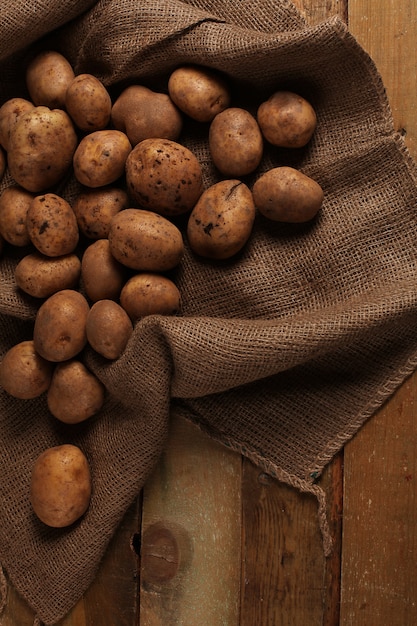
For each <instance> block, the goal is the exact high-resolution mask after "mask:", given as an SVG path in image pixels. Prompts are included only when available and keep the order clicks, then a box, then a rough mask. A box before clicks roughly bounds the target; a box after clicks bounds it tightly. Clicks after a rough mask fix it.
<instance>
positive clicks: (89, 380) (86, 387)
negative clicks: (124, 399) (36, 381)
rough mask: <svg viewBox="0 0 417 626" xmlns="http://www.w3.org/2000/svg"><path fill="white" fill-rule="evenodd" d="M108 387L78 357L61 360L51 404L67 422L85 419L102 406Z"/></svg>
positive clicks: (50, 393) (51, 388) (55, 413)
mask: <svg viewBox="0 0 417 626" xmlns="http://www.w3.org/2000/svg"><path fill="white" fill-rule="evenodd" d="M104 397H105V387H104V385H103V383H102V382H101V381H100V380H99V379H98V378H97V376H95V375H94V374H92V373H91V372H90V371H89V370H88V369H87V368H86V366H85V365H84V364H83V363H81V361H78V360H77V359H70V360H69V361H65V362H64V363H58V364H57V365H56V366H55V370H54V373H53V376H52V380H51V384H50V385H49V389H48V393H47V402H48V408H49V410H50V412H51V413H52V415H53V416H54V417H55V418H56V419H57V420H59V421H60V422H64V424H79V423H80V422H85V420H87V419H89V418H90V417H92V416H93V415H95V414H96V413H98V411H99V410H100V409H101V407H102V406H103V403H104Z"/></svg>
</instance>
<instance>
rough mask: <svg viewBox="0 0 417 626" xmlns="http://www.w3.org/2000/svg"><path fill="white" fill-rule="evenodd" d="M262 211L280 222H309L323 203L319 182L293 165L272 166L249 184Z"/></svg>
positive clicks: (257, 206) (257, 205) (266, 215)
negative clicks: (252, 183) (251, 184)
mask: <svg viewBox="0 0 417 626" xmlns="http://www.w3.org/2000/svg"><path fill="white" fill-rule="evenodd" d="M252 193H253V199H254V202H255V206H256V208H257V209H258V211H259V212H260V213H262V215H264V216H265V217H267V218H268V219H270V220H274V221H279V222H291V223H300V222H308V221H309V220H311V219H313V217H314V216H315V215H316V214H317V213H318V211H319V210H320V208H321V205H322V203H323V198H324V193H323V189H322V188H321V186H320V185H319V184H318V183H317V182H316V181H315V180H313V179H312V178H310V177H309V176H306V175H305V174H303V173H302V172H300V171H299V170H296V169H294V168H292V167H288V166H283V167H275V168H272V169H271V170H268V171H267V172H265V174H262V176H260V177H259V178H258V180H257V181H256V182H255V184H254V185H253V188H252Z"/></svg>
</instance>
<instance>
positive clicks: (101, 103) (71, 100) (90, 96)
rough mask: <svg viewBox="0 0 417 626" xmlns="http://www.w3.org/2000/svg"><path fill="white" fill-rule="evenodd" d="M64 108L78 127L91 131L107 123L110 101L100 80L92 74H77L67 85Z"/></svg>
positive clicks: (108, 120) (100, 128) (110, 106)
mask: <svg viewBox="0 0 417 626" xmlns="http://www.w3.org/2000/svg"><path fill="white" fill-rule="evenodd" d="M65 108H66V110H67V113H68V114H69V115H70V117H71V119H72V121H73V122H74V124H75V125H76V126H78V128H80V129H81V130H83V131H85V132H89V133H91V132H93V131H96V130H102V129H103V128H106V126H107V125H108V124H109V122H110V115H111V109H112V102H111V98H110V94H109V92H108V91H107V89H106V87H105V86H104V85H103V83H102V82H101V80H99V79H98V78H97V77H96V76H93V75H92V74H78V75H77V76H75V78H74V79H73V81H72V82H71V83H70V84H69V86H68V89H67V92H66V95H65Z"/></svg>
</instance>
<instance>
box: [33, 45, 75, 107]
mask: <svg viewBox="0 0 417 626" xmlns="http://www.w3.org/2000/svg"><path fill="white" fill-rule="evenodd" d="M73 79H74V70H73V68H72V66H71V64H70V63H69V61H68V60H67V59H66V58H65V57H64V56H63V55H62V54H60V53H59V52H56V51H55V50H44V51H42V52H40V53H39V54H37V55H36V56H35V57H34V58H33V59H32V61H31V62H30V63H29V65H28V67H27V69H26V86H27V89H28V92H29V95H30V99H31V100H32V102H34V104H36V105H37V106H39V105H43V106H47V107H49V108H51V109H64V108H65V95H66V92H67V88H68V85H69V84H70V83H71V81H72V80H73Z"/></svg>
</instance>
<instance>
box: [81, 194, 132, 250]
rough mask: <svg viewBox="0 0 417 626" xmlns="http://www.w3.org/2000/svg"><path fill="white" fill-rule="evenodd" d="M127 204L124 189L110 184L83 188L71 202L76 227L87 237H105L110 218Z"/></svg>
mask: <svg viewBox="0 0 417 626" xmlns="http://www.w3.org/2000/svg"><path fill="white" fill-rule="evenodd" d="M128 206H129V196H128V195H127V193H126V191H125V190H124V189H121V188H118V187H113V186H111V185H109V186H106V187H101V188H99V189H89V188H83V189H82V190H81V191H80V193H79V194H78V195H77V197H76V198H75V199H74V201H73V203H72V209H73V211H74V213H75V217H76V218H77V223H78V228H79V230H80V232H82V233H83V235H85V236H86V237H88V238H89V239H105V238H106V237H108V235H109V228H110V222H111V220H112V218H113V217H114V216H115V215H116V213H118V212H119V211H122V210H123V209H127V208H128Z"/></svg>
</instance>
